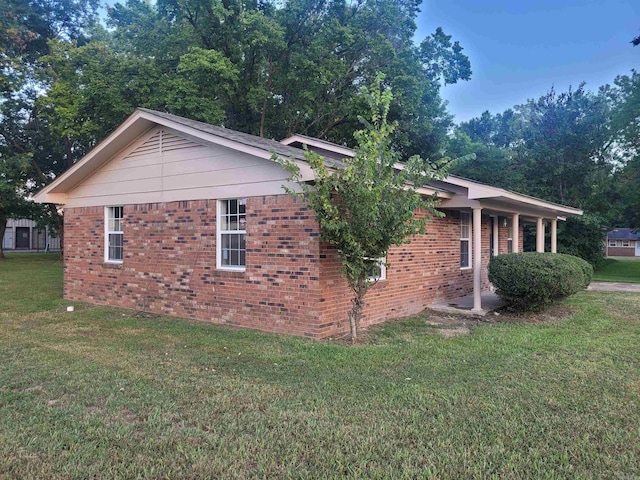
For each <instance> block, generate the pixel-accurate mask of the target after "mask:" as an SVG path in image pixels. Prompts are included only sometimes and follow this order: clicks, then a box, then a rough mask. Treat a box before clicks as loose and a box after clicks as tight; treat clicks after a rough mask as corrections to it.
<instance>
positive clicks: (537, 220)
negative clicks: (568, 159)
mask: <svg viewBox="0 0 640 480" xmlns="http://www.w3.org/2000/svg"><path fill="white" fill-rule="evenodd" d="M436 186H438V187H441V188H446V189H447V190H448V191H450V192H452V193H453V194H454V195H452V197H451V198H448V199H444V200H443V201H442V202H441V203H440V205H439V209H442V210H444V211H445V212H446V211H447V210H457V211H460V212H462V213H465V214H467V215H468V216H470V219H471V222H470V223H471V225H470V229H468V230H470V232H469V233H468V234H465V233H464V231H465V228H464V225H463V222H462V220H461V230H462V233H461V257H463V256H464V257H465V258H466V255H468V266H467V267H466V268H469V269H471V270H472V272H473V295H471V296H470V297H469V298H468V299H466V300H460V299H456V300H457V301H458V304H459V305H462V307H460V308H462V309H463V310H467V308H466V307H467V306H468V303H471V305H470V306H471V308H470V309H469V312H471V313H473V314H480V315H482V314H484V313H486V311H487V310H488V309H489V310H490V309H492V308H493V309H495V308H497V307H495V308H494V305H495V302H496V298H497V296H496V295H495V294H493V293H492V292H489V291H486V292H483V289H482V269H483V261H482V260H483V251H484V252H487V251H488V257H489V258H490V257H493V256H497V255H499V254H501V253H518V252H520V251H521V249H522V247H521V245H522V237H521V235H522V228H521V227H522V225H524V224H525V223H529V224H534V225H536V251H537V252H544V251H545V235H546V231H547V228H549V229H550V234H551V243H550V252H551V253H557V248H558V240H557V232H558V221H564V220H566V217H567V216H569V215H582V211H581V210H579V209H576V208H573V207H567V206H564V205H559V204H555V203H552V202H546V201H544V200H540V199H538V198H534V197H529V196H527V195H522V194H518V193H515V192H510V191H508V190H504V189H501V188H495V187H489V186H487V185H484V184H480V183H477V182H474V181H472V180H467V179H463V178H458V177H447V179H446V183H444V182H436ZM483 216H484V217H485V218H486V217H489V219H490V221H489V235H488V239H489V241H488V243H487V240H486V237H487V236H486V235H485V240H484V243H483V232H482V225H483V222H482V218H483ZM461 218H462V217H461ZM505 231H508V232H509V233H508V234H507V235H508V238H507V239H504V238H501V232H502V236H504V235H505V233H504V232H505ZM465 235H467V236H466V237H465ZM505 240H506V241H507V245H508V247H507V251H506V252H505V251H504V249H503V251H502V252H501V251H500V247H499V246H500V245H501V243H502V244H503V245H504V243H505ZM465 248H468V254H465V252H464V249H465ZM485 258H486V256H485ZM486 263H488V260H487V261H486ZM485 266H486V265H485ZM461 268H464V266H463V265H462V263H461ZM463 298H465V297H463ZM449 303H451V302H449Z"/></svg>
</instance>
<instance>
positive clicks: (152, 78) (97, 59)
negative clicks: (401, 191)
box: [0, 0, 471, 216]
mask: <svg viewBox="0 0 640 480" xmlns="http://www.w3.org/2000/svg"><path fill="white" fill-rule="evenodd" d="M0 1H1V2H2V10H3V12H4V14H3V16H2V18H1V19H0V24H1V25H0V26H1V27H2V28H0V95H1V97H0V119H1V120H2V122H1V126H0V142H1V143H2V145H4V146H5V150H4V151H3V155H5V156H20V155H27V158H29V159H30V161H31V169H30V176H31V179H32V181H31V182H29V183H28V186H29V188H30V189H31V190H35V189H38V188H40V187H41V186H43V185H45V184H46V183H48V182H50V181H51V180H52V179H53V178H55V177H56V176H57V175H59V174H60V173H62V172H63V171H64V170H66V169H67V168H69V167H70V166H71V165H73V163H74V162H76V161H77V160H78V159H79V158H81V157H82V156H83V155H84V154H86V153H87V152H88V151H89V150H90V149H91V148H93V147H94V146H95V145H96V144H97V143H98V142H99V141H101V140H102V139H103V138H105V137H106V135H108V134H109V132H110V131H112V130H113V129H114V128H115V127H116V126H117V125H118V124H120V123H121V122H122V121H123V120H124V119H125V118H126V117H127V116H128V115H129V114H130V113H131V112H132V111H133V110H134V109H135V108H136V107H139V106H140V107H148V108H153V109H156V110H161V111H166V112H170V113H174V114H177V115H182V116H186V117H189V118H193V119H196V120H201V121H205V122H209V123H212V124H222V125H225V126H226V127H228V128H232V129H236V130H240V131H243V132H248V133H252V134H256V135H260V136H263V137H268V138H276V139H280V138H284V137H286V136H288V135H290V134H292V133H301V134H306V135H310V136H314V137H318V138H322V139H326V140H329V141H333V142H337V143H340V144H345V145H348V146H353V145H354V137H353V134H354V132H355V131H356V130H358V129H359V128H360V127H359V123H358V117H359V115H361V114H363V113H365V112H366V111H367V108H368V107H367V105H366V103H365V102H364V101H363V100H362V99H361V98H360V97H359V96H358V92H359V89H360V88H361V86H362V85H366V84H371V82H372V81H373V80H374V79H375V78H376V76H377V75H378V74H379V73H382V74H384V75H385V87H389V88H392V89H393V91H394V99H393V102H392V103H391V105H390V108H389V119H390V121H394V122H397V123H398V128H397V129H396V130H395V132H394V137H393V142H394V146H395V148H397V149H398V151H400V152H401V153H402V155H403V157H408V156H411V155H414V154H420V155H422V156H423V157H424V158H427V159H432V158H440V157H441V155H442V152H443V150H444V149H446V147H447V145H448V142H449V139H448V132H449V130H450V129H451V128H452V126H453V122H452V116H451V115H450V114H449V113H448V112H447V109H446V104H445V102H444V101H443V100H442V98H441V96H440V89H441V88H442V86H444V85H446V84H452V83H456V82H457V81H461V80H468V79H469V78H470V76H471V69H470V63H469V59H468V58H467V56H466V55H465V54H464V53H463V49H462V47H461V46H460V45H459V43H458V42H456V41H454V40H453V39H452V38H451V36H449V35H447V34H446V33H445V32H444V31H443V30H442V29H437V30H436V31H435V32H433V33H432V34H430V35H428V36H427V37H425V38H424V39H421V40H420V41H418V42H416V41H415V39H414V35H415V32H416V24H415V19H416V15H417V13H418V7H419V4H420V3H421V2H420V0H358V1H355V2H352V1H346V0H286V1H279V0H261V1H257V0H241V1H236V0H233V1H231V0H206V1H203V0H184V1H182V0H181V1H177V0H159V1H158V2H156V3H151V2H146V1H143V0H128V1H126V2H124V3H116V4H115V5H114V6H112V7H109V8H107V14H106V18H105V19H104V21H105V23H104V24H101V23H100V22H99V21H98V16H97V8H98V1H97V0H23V1H16V0H0ZM50 213H51V214H52V215H53V216H55V215H57V214H56V212H55V209H51V212H50Z"/></svg>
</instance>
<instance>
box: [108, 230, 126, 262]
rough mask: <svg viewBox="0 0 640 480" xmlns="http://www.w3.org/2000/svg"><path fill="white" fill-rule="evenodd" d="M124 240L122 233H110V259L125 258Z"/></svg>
mask: <svg viewBox="0 0 640 480" xmlns="http://www.w3.org/2000/svg"><path fill="white" fill-rule="evenodd" d="M123 240H124V236H123V235H122V234H121V233H110V234H109V260H122V258H123V252H124V247H123Z"/></svg>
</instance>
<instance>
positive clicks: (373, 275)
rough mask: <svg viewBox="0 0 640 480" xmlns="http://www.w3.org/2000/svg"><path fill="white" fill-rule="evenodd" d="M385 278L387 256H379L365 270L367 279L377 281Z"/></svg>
mask: <svg viewBox="0 0 640 480" xmlns="http://www.w3.org/2000/svg"><path fill="white" fill-rule="evenodd" d="M386 279H387V257H381V258H378V259H377V260H376V263H375V265H373V266H372V267H371V268H370V269H369V271H368V272H367V280H368V281H370V282H378V281H380V280H386Z"/></svg>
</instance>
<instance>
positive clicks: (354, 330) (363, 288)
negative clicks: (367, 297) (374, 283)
mask: <svg viewBox="0 0 640 480" xmlns="http://www.w3.org/2000/svg"><path fill="white" fill-rule="evenodd" d="M353 292H354V297H353V300H351V304H352V306H351V311H350V312H349V327H350V329H351V342H352V343H356V341H357V339H358V328H359V326H360V319H361V318H362V309H363V307H364V294H365V293H367V282H366V280H364V281H362V282H358V285H357V286H356V287H355V288H354V289H353Z"/></svg>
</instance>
